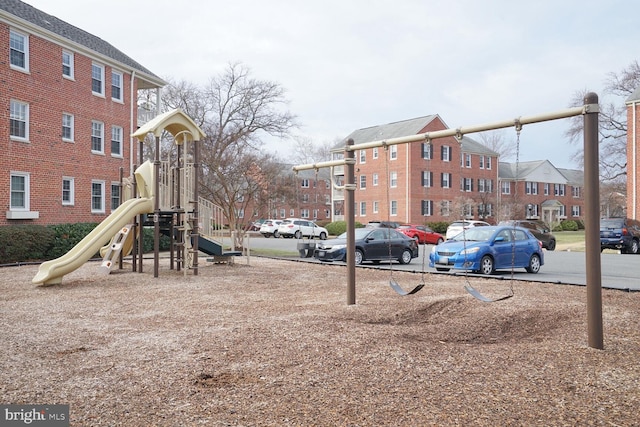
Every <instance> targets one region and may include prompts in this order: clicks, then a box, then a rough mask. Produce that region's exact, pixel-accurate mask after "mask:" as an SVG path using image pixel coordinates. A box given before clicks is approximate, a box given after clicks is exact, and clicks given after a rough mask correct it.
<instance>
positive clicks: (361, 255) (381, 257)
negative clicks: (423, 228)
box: [315, 227, 418, 265]
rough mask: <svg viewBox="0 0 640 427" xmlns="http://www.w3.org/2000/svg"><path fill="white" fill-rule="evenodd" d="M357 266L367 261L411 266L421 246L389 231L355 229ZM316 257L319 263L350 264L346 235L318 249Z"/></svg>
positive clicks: (395, 232)
mask: <svg viewBox="0 0 640 427" xmlns="http://www.w3.org/2000/svg"><path fill="white" fill-rule="evenodd" d="M355 246H356V265H360V264H362V263H363V262H364V261H373V262H374V263H380V261H396V260H397V261H398V262H399V263H400V264H409V263H410V262H411V260H412V259H413V258H417V257H418V243H417V242H416V241H415V240H414V239H410V238H408V237H407V236H405V235H404V234H402V233H400V232H398V231H396V230H394V229H392V228H388V227H378V228H367V227H365V228H356V229H355ZM315 257H316V258H317V259H319V260H320V261H346V260H347V233H346V232H344V233H342V234H341V235H339V236H338V237H337V238H335V239H330V240H326V241H324V242H320V243H318V244H317V245H316V252H315Z"/></svg>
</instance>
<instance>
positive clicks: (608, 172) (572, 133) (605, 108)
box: [565, 61, 640, 181]
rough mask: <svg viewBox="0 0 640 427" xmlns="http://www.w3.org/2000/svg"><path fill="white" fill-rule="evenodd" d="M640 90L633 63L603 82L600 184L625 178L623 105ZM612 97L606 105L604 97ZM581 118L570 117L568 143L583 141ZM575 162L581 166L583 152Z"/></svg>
mask: <svg viewBox="0 0 640 427" xmlns="http://www.w3.org/2000/svg"><path fill="white" fill-rule="evenodd" d="M638 87H640V65H639V64H638V62H637V61H634V62H632V63H631V64H630V65H629V66H628V67H627V68H625V69H623V70H622V71H620V72H618V73H616V72H611V73H609V74H608V75H607V78H606V80H605V87H604V91H603V94H602V95H603V96H601V97H600V99H599V104H600V137H599V139H600V175H601V177H602V179H603V181H616V180H618V179H619V178H621V177H624V176H625V175H626V168H627V156H626V152H627V140H626V136H627V116H626V105H625V103H624V101H625V100H626V98H627V97H628V96H629V95H631V94H632V93H633V91H635V90H636V89H637V88H638ZM587 92H589V91H588V90H586V89H584V90H581V91H577V92H575V93H574V95H573V97H572V98H571V100H570V106H572V107H576V106H580V105H583V104H584V97H585V95H586V94H587ZM606 96H609V97H613V98H614V99H613V100H612V101H606V100H605V97H606ZM582 134H583V118H582V117H580V116H577V117H573V118H572V119H571V121H570V126H569V129H567V131H566V132H565V135H566V136H567V137H568V138H569V140H570V141H571V142H577V141H581V140H582ZM574 160H575V161H576V162H577V163H578V164H580V165H582V164H583V152H582V149H579V150H578V151H576V153H575V154H574Z"/></svg>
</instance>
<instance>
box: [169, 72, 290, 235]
mask: <svg viewBox="0 0 640 427" xmlns="http://www.w3.org/2000/svg"><path fill="white" fill-rule="evenodd" d="M175 108H180V109H182V110H183V111H184V112H185V114H187V115H188V116H189V117H191V119H193V121H194V122H195V123H196V124H197V125H198V126H199V127H200V128H201V129H202V130H203V131H204V133H205V134H206V137H205V138H204V139H203V140H202V141H201V142H200V144H201V150H200V152H201V158H200V164H201V167H202V176H201V182H200V184H201V187H200V188H201V193H202V194H201V195H202V196H203V197H205V198H208V199H209V200H211V201H212V202H214V203H216V204H217V205H219V206H221V207H222V208H223V210H224V211H225V213H226V216H227V219H228V221H229V227H230V228H231V229H232V230H239V229H242V228H243V227H244V225H245V224H246V223H247V221H249V220H250V218H251V213H252V212H247V210H248V209H255V207H256V206H258V205H259V204H260V200H261V197H262V193H263V191H264V189H265V182H271V181H274V180H275V174H276V173H277V172H278V171H280V170H281V166H279V165H277V162H276V161H275V159H274V158H273V157H272V156H271V155H269V154H268V153H266V152H265V151H264V145H265V142H264V139H265V137H267V136H271V137H282V138H285V137H288V136H289V132H290V131H291V130H292V129H293V128H295V127H297V123H296V117H295V116H294V115H293V114H292V113H290V112H289V111H288V109H287V99H286V98H285V91H284V89H283V88H282V87H281V86H280V85H279V84H278V83H275V82H271V81H266V80H259V79H256V78H253V77H252V76H251V72H250V70H249V69H248V68H247V67H245V66H243V65H241V64H229V66H228V67H227V69H226V70H224V71H223V72H222V73H221V74H220V75H219V76H214V77H212V78H211V79H210V80H209V82H208V84H207V85H206V86H205V87H202V88H201V87H198V86H196V85H193V84H191V83H189V82H185V81H181V82H171V83H170V84H169V86H168V87H167V88H166V90H165V91H164V94H163V111H169V110H172V109H175ZM164 139H165V144H163V151H167V150H175V148H169V147H173V145H174V144H171V142H172V141H171V138H170V136H168V137H167V138H164ZM170 154H171V155H173V153H171V152H170ZM191 160H192V159H191Z"/></svg>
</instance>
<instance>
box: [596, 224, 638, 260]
mask: <svg viewBox="0 0 640 427" xmlns="http://www.w3.org/2000/svg"><path fill="white" fill-rule="evenodd" d="M604 249H620V253H622V254H637V253H638V252H640V222H639V221H637V220H635V219H630V218H603V219H601V220H600V251H603V250H604Z"/></svg>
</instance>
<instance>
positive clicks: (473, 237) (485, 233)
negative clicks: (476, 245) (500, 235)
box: [451, 227, 494, 242]
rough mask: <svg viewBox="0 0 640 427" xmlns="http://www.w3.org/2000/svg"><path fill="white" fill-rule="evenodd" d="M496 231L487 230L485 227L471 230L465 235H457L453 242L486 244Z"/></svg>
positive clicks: (465, 232) (466, 231)
mask: <svg viewBox="0 0 640 427" xmlns="http://www.w3.org/2000/svg"><path fill="white" fill-rule="evenodd" d="M493 231H494V230H487V229H486V228H485V227H479V228H475V227H473V228H469V229H467V230H465V231H464V233H460V234H456V235H455V236H453V238H452V239H451V240H456V241H462V240H464V241H468V242H470V241H473V242H486V241H487V240H489V239H490V238H491V235H492V234H493Z"/></svg>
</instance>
